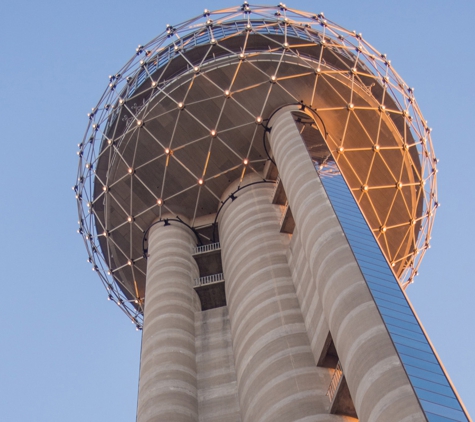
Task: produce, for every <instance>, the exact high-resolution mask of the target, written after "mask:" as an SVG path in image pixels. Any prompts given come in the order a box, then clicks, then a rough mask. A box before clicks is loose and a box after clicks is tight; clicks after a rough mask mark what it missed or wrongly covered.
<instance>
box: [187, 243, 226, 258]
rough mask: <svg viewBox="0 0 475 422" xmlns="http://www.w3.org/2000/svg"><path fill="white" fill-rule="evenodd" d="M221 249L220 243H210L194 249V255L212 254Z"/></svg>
mask: <svg viewBox="0 0 475 422" xmlns="http://www.w3.org/2000/svg"><path fill="white" fill-rule="evenodd" d="M218 249H221V244H220V243H219V242H216V243H210V244H208V245H202V246H196V247H195V248H193V252H192V253H193V255H199V254H201V253H206V252H212V251H216V250H218Z"/></svg>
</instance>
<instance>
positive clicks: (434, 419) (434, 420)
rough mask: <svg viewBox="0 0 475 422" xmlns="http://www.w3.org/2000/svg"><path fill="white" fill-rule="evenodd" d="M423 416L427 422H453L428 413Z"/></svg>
mask: <svg viewBox="0 0 475 422" xmlns="http://www.w3.org/2000/svg"><path fill="white" fill-rule="evenodd" d="M425 414H426V416H427V420H428V421H429V422H454V419H449V418H444V417H443V416H440V415H434V414H433V413H430V412H425Z"/></svg>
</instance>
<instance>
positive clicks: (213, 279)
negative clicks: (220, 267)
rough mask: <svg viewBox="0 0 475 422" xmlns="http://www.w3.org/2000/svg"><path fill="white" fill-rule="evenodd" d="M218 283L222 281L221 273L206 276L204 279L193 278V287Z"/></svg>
mask: <svg viewBox="0 0 475 422" xmlns="http://www.w3.org/2000/svg"><path fill="white" fill-rule="evenodd" d="M220 281H224V275H223V273H219V274H212V275H207V276H205V277H200V278H195V287H199V286H204V285H206V284H212V283H218V282H220Z"/></svg>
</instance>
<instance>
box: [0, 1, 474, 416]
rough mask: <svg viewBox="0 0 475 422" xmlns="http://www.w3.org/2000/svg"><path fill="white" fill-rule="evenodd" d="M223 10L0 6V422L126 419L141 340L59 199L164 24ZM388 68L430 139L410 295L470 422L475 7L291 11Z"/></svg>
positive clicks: (301, 5)
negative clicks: (98, 110)
mask: <svg viewBox="0 0 475 422" xmlns="http://www.w3.org/2000/svg"><path fill="white" fill-rule="evenodd" d="M234 4H237V2H236V3H234V2H229V1H215V0H207V1H206V2H200V1H185V0H174V1H171V2H164V1H145V0H143V1H142V0H140V1H134V2H125V1H122V0H116V1H115V2H103V1H100V0H95V1H91V0H83V1H80V2H78V1H70V0H61V1H59V0H50V1H48V2H37V1H33V0H30V1H22V0H17V1H10V2H4V3H3V4H2V8H1V15H0V51H1V62H0V72H1V78H0V124H1V132H0V140H1V145H2V154H1V157H2V159H1V161H2V164H1V166H0V172H1V177H0V198H2V206H1V208H0V212H1V220H0V221H1V222H2V226H1V232H2V242H1V246H0V262H1V264H2V268H3V270H2V277H1V287H2V290H1V291H2V293H3V303H2V306H1V308H0V309H1V310H0V312H1V315H0V316H1V321H2V329H1V347H0V415H2V416H1V418H2V420H5V421H9V422H16V421H18V422H33V421H48V422H57V421H58V422H59V421H61V422H64V421H68V422H75V421H78V422H79V421H81V422H84V421H88V422H96V421H97V422H104V421H114V422H130V421H134V420H135V408H136V400H137V382H138V366H139V354H140V333H137V332H136V331H135V329H134V326H133V325H132V324H131V323H130V322H129V321H128V320H127V318H126V317H125V316H124V315H123V314H122V313H121V312H120V311H119V309H118V308H117V306H116V305H114V304H113V303H111V302H108V301H107V300H106V298H107V295H106V292H105V290H104V289H103V287H102V285H101V284H100V282H99V278H98V277H97V275H96V274H95V273H93V272H92V271H91V267H90V265H89V264H88V263H86V258H87V254H86V251H85V248H84V246H83V244H82V240H81V238H80V237H79V235H77V234H76V228H77V224H76V220H77V212H76V205H75V199H74V195H73V192H72V190H71V186H72V185H73V184H74V182H75V178H76V169H77V156H76V144H78V143H79V142H81V140H82V136H83V134H84V131H85V129H86V124H87V117H86V114H87V113H88V111H89V110H90V109H91V107H94V106H95V105H96V103H97V100H98V99H99V96H100V94H101V93H102V91H103V89H104V88H105V86H106V84H107V81H108V80H107V76H108V75H109V74H113V73H116V72H117V71H118V70H119V68H120V67H121V66H122V65H123V64H124V63H125V62H126V60H128V59H129V57H130V56H131V55H132V54H134V51H135V47H136V46H137V45H138V44H144V43H145V42H147V41H148V40H150V39H151V38H153V37H154V36H156V35H157V34H158V33H159V32H161V31H162V30H164V28H165V25H166V24H167V23H170V24H174V23H178V22H181V21H183V20H185V19H187V18H189V17H192V16H194V15H197V14H199V13H201V12H202V11H203V9H204V8H208V9H217V8H222V7H225V6H231V5H234ZM287 5H288V6H291V7H295V8H298V9H302V10H307V11H313V12H321V11H324V12H325V15H326V16H327V17H328V18H329V19H331V20H333V21H335V22H337V23H339V24H340V25H342V26H344V27H346V28H348V29H355V30H357V31H358V32H362V33H363V36H364V38H365V39H366V40H367V41H369V42H370V43H371V44H373V45H374V46H375V47H376V48H378V49H379V50H380V51H381V52H385V53H387V54H388V57H389V58H390V59H391V60H392V64H393V65H394V67H395V68H396V70H397V71H398V72H399V73H400V74H401V75H402V77H403V78H404V79H405V80H406V82H407V83H408V84H409V85H411V86H414V87H415V88H416V90H415V94H416V98H417V100H418V102H419V105H420V106H421V109H422V111H423V113H424V116H425V118H426V119H427V120H428V121H429V124H430V126H432V127H433V129H434V131H433V141H434V146H435V151H436V153H437V156H438V157H439V158H440V160H441V161H440V164H439V169H440V171H439V199H440V202H441V204H442V207H441V208H440V210H439V213H438V216H437V218H436V223H435V229H434V231H433V239H432V248H431V250H430V251H429V252H428V253H427V254H426V257H425V259H424V262H423V264H422V268H421V271H420V276H419V277H417V278H416V283H415V284H414V285H412V286H411V287H410V288H409V291H408V293H409V296H410V298H411V300H412V302H413V304H414V306H415V308H416V310H417V312H418V314H419V316H420V318H421V320H422V322H423V324H424V326H425V328H426V330H427V332H428V333H429V336H430V337H431V339H432V342H433V343H434V345H435V347H436V350H437V351H438V353H439V355H440V357H441V358H442V361H443V363H444V365H445V367H446V369H447V370H448V372H449V375H450V377H451V378H452V380H453V381H454V383H455V385H456V387H457V389H458V391H459V393H460V395H461V397H462V399H463V400H464V402H465V405H466V406H467V408H468V410H469V412H471V414H472V415H475V393H474V391H475V389H474V388H473V380H474V379H475V363H474V356H475V354H474V350H475V339H474V333H475V306H474V296H475V276H474V271H473V262H474V261H475V259H474V257H473V256H474V253H473V251H474V247H473V241H474V239H475V226H474V224H473V222H472V219H473V216H474V211H473V209H474V208H475V194H474V190H473V189H472V188H471V183H472V181H473V180H474V176H473V164H472V159H473V157H474V156H475V139H474V133H475V130H474V129H475V128H474V121H475V118H474V117H473V116H474V107H475V100H474V98H475V89H474V88H475V78H474V76H473V74H474V68H475V49H474V47H473V45H472V27H473V16H474V14H475V2H473V0H472V1H470V0H457V1H454V2H451V3H449V2H444V1H439V0H432V1H428V0H417V1H414V0H399V1H397V2H396V1H391V2H389V1H386V2H384V1H381V0H375V1H370V0H361V1H359V2H357V1H354V0H353V1H347V0H340V1H338V2H336V1H307V0H294V1H292V2H288V3H287Z"/></svg>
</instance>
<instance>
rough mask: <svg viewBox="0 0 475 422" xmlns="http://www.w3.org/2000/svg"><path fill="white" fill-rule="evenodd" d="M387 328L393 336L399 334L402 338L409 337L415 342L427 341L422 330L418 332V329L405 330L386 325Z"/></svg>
mask: <svg viewBox="0 0 475 422" xmlns="http://www.w3.org/2000/svg"><path fill="white" fill-rule="evenodd" d="M386 327H387V328H388V330H389V332H390V333H391V334H399V335H400V336H403V337H409V338H412V339H414V340H418V341H425V337H424V334H422V331H420V330H417V329H412V330H407V329H405V328H401V327H398V326H394V325H391V324H388V323H386Z"/></svg>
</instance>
